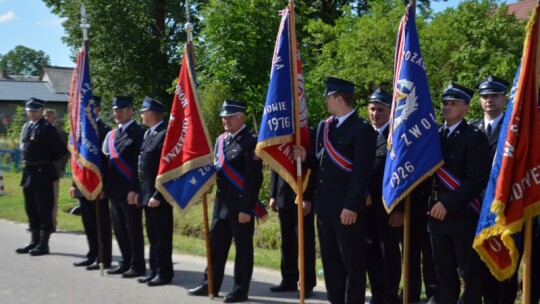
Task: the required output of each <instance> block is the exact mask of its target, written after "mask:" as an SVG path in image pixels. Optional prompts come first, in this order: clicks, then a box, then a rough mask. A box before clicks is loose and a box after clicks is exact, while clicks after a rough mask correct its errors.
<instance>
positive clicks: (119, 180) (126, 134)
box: [103, 121, 145, 199]
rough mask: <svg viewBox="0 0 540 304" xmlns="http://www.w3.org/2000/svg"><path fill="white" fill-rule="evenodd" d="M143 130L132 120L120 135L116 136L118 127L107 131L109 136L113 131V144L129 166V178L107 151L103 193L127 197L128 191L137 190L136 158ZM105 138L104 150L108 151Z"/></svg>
mask: <svg viewBox="0 0 540 304" xmlns="http://www.w3.org/2000/svg"><path fill="white" fill-rule="evenodd" d="M144 131H145V130H144V129H143V128H142V127H141V126H140V125H138V124H137V123H136V122H135V121H134V122H132V123H131V124H130V125H129V126H128V127H127V128H126V129H125V130H124V131H123V132H122V134H121V135H120V136H118V132H119V129H118V128H116V129H114V130H111V131H110V132H109V136H110V135H111V134H110V133H111V132H115V136H114V145H115V146H116V149H117V151H118V154H119V155H120V157H121V158H122V159H123V160H124V161H125V162H126V163H127V164H128V165H129V167H130V168H131V177H130V178H129V179H127V178H126V177H124V175H123V174H122V173H121V172H120V170H119V169H118V168H117V167H116V165H115V164H114V162H113V160H112V159H111V157H110V151H109V161H108V168H109V172H107V183H106V184H105V194H106V195H107V197H109V198H115V199H127V194H128V192H129V191H135V192H137V191H138V187H139V179H138V177H137V162H138V160H137V159H138V157H139V151H140V149H141V144H142V140H143V136H144ZM108 138H109V137H108V136H107V140H108ZM107 140H106V141H105V142H104V143H103V145H104V146H106V147H107V148H106V151H108V143H107Z"/></svg>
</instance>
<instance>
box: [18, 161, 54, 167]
mask: <svg viewBox="0 0 540 304" xmlns="http://www.w3.org/2000/svg"><path fill="white" fill-rule="evenodd" d="M49 163H51V161H50V160H36V161H27V160H23V161H22V165H23V167H29V166H42V165H46V164H49Z"/></svg>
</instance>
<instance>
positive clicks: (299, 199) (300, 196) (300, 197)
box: [289, 0, 306, 304]
mask: <svg viewBox="0 0 540 304" xmlns="http://www.w3.org/2000/svg"><path fill="white" fill-rule="evenodd" d="M289 13H290V20H289V34H290V35H289V39H290V41H289V42H290V43H289V45H290V48H291V51H290V56H291V65H292V69H291V70H292V75H291V76H292V77H291V80H292V87H293V104H294V127H295V128H294V130H295V132H294V142H295V145H296V146H297V147H300V146H301V145H302V143H301V138H300V102H299V101H298V66H297V64H298V55H297V49H296V29H295V26H294V22H295V21H294V0H289ZM303 184H304V183H303V180H302V160H301V158H300V157H298V158H297V160H296V189H297V193H296V206H297V213H298V214H297V216H298V255H299V259H298V268H299V274H300V275H299V279H300V304H304V299H305V295H306V289H305V285H306V284H305V262H304V256H305V255H304V251H305V249H304V208H303V206H304V193H303V192H304V191H303V189H304V187H303Z"/></svg>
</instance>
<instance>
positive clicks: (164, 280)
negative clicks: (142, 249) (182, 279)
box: [148, 274, 172, 286]
mask: <svg viewBox="0 0 540 304" xmlns="http://www.w3.org/2000/svg"><path fill="white" fill-rule="evenodd" d="M171 281H172V278H169V277H162V276H160V275H159V274H158V275H157V276H156V277H155V278H154V279H152V281H150V282H148V286H161V285H167V284H169V283H170V282H171Z"/></svg>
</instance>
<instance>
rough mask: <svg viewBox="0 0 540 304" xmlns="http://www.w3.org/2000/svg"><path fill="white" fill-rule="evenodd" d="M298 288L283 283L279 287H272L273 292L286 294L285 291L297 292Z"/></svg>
mask: <svg viewBox="0 0 540 304" xmlns="http://www.w3.org/2000/svg"><path fill="white" fill-rule="evenodd" d="M297 290H298V288H297V287H296V284H294V285H293V284H284V283H283V282H281V283H280V284H279V285H277V286H272V287H270V291H271V292H285V291H297Z"/></svg>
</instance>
